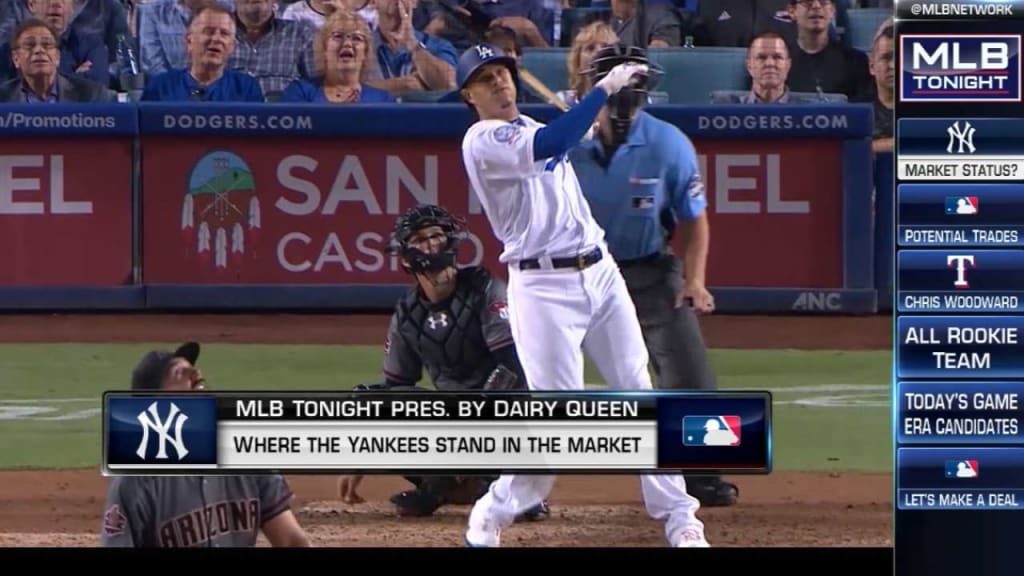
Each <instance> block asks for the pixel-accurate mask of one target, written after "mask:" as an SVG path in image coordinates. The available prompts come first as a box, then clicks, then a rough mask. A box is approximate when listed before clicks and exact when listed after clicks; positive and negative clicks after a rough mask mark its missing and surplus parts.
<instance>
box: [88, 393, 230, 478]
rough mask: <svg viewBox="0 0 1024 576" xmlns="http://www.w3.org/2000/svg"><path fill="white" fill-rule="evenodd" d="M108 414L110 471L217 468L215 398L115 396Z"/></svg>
mask: <svg viewBox="0 0 1024 576" xmlns="http://www.w3.org/2000/svg"><path fill="white" fill-rule="evenodd" d="M104 409H105V414H104V425H105V429H106V439H105V442H106V465H107V468H109V469H111V470H117V469H125V470H130V469H156V468H166V469H195V468H214V467H216V465H217V400H216V399H215V398H212V397H205V396H184V397H182V396H161V395H157V396H148V397H139V396H125V397H115V396H109V397H107V398H106V402H105V403H104Z"/></svg>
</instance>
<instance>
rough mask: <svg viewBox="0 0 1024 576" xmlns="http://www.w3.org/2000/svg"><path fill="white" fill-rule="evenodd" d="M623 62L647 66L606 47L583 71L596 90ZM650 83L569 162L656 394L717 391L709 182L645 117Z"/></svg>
mask: <svg viewBox="0 0 1024 576" xmlns="http://www.w3.org/2000/svg"><path fill="white" fill-rule="evenodd" d="M626 61H635V62H640V63H643V64H648V65H650V63H649V61H648V59H647V53H646V52H645V51H644V50H643V49H642V48H638V47H634V46H626V45H625V44H614V45H611V46H608V47H605V48H603V49H602V50H601V51H600V52H598V53H597V54H596V55H595V56H594V59H593V61H592V63H591V68H590V69H589V70H588V71H586V73H587V77H588V80H589V84H590V86H593V85H594V83H596V82H597V81H598V80H600V79H601V78H602V77H603V76H604V75H605V74H607V73H608V71H609V70H611V69H612V68H613V67H615V66H616V65H617V64H620V63H622V62H626ZM655 70H656V68H655ZM652 83H653V82H651V81H650V78H648V79H647V81H646V82H643V83H642V85H634V86H633V87H631V88H625V89H623V90H621V91H620V92H619V93H618V94H616V95H614V96H612V97H610V98H609V99H608V101H607V103H606V104H605V107H604V109H603V110H602V111H601V113H600V115H599V116H598V129H597V130H596V131H595V133H594V137H593V138H592V139H590V140H584V141H583V142H582V143H581V144H580V145H579V146H578V147H576V148H575V149H573V150H572V151H571V152H570V160H571V161H572V165H573V168H574V170H575V171H576V175H577V178H578V179H579V182H580V186H581V187H582V189H583V193H584V195H585V196H586V197H587V200H588V202H589V204H590V208H591V212H592V213H593V214H594V217H595V218H596V219H597V221H598V222H599V223H600V224H601V226H602V227H603V228H604V230H605V233H606V241H607V242H608V248H609V250H610V251H611V253H612V256H613V257H614V258H615V260H616V262H617V263H618V265H619V267H620V268H621V270H622V275H623V277H624V278H625V280H626V286H627V288H628V289H629V292H630V295H631V296H632V297H633V302H634V304H635V305H636V309H637V316H638V317H639V320H640V326H641V328H642V329H643V333H644V339H645V340H646V342H647V349H648V352H649V354H650V357H651V365H652V366H653V368H654V372H655V376H656V378H655V382H657V386H658V387H659V388H675V389H683V388H689V389H715V388H716V387H717V383H716V381H715V376H714V373H713V372H712V370H711V367H710V366H709V363H708V359H707V350H706V349H705V346H704V340H703V337H702V336H701V333H700V326H699V325H698V323H697V318H696V315H695V311H697V312H700V313H709V312H712V311H713V310H714V298H713V297H712V296H711V294H710V293H709V292H708V290H707V288H706V287H705V285H704V282H705V268H706V261H707V252H708V238H709V228H708V220H707V214H706V212H705V209H706V208H707V199H706V197H705V195H704V184H703V181H702V180H701V175H700V170H699V168H698V165H697V152H696V150H695V149H694V146H693V144H692V143H691V142H690V140H689V139H688V138H687V137H686V136H685V135H684V134H683V133H682V132H681V131H680V130H679V129H678V128H676V127H675V126H674V125H672V124H669V123H667V122H665V121H663V120H659V119H657V118H655V117H654V116H651V115H650V114H648V113H647V112H644V111H643V110H641V109H640V107H641V104H642V103H643V102H645V101H646V99H647V90H648V84H652ZM678 221H682V226H681V229H682V232H683V234H684V235H685V246H686V249H685V254H684V258H683V261H680V259H679V258H677V257H676V255H675V254H673V252H672V248H671V245H670V241H671V238H672V234H673V233H674V231H675V228H676V223H677V222H678ZM683 262H685V266H684V264H683ZM684 272H685V273H684ZM686 482H687V490H688V491H689V492H690V494H691V495H693V496H694V497H696V498H697V499H699V500H700V501H701V503H702V504H703V505H704V506H728V505H731V504H734V503H735V502H736V498H737V496H738V489H737V488H736V486H735V485H733V484H730V483H727V482H724V481H722V479H721V478H718V477H714V476H695V477H692V478H690V477H688V478H687V481H686Z"/></svg>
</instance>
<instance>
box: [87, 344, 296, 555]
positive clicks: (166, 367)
mask: <svg viewBox="0 0 1024 576" xmlns="http://www.w3.org/2000/svg"><path fill="white" fill-rule="evenodd" d="M198 358H199V344H197V343H195V342H189V343H187V344H183V345H182V346H180V347H178V349H177V350H175V351H174V352H167V351H160V350H154V351H152V352H149V353H147V354H146V355H145V356H143V357H142V360H140V361H139V364H138V365H137V366H136V367H135V370H134V372H133V373H132V390H136V391H146V390H167V391H176V392H187V391H190V390H201V389H202V388H203V384H202V383H203V377H202V373H201V372H200V371H199V369H198V368H196V367H195V363H196V360H198ZM291 497H292V491H291V488H289V487H288V482H287V481H285V479H284V477H282V476H280V475H277V474H269V475H255V476H242V475H237V476H118V477H116V478H114V479H113V480H112V481H111V482H110V486H109V488H108V492H107V501H106V506H105V507H104V514H103V530H102V531H101V533H100V534H101V536H100V541H101V543H102V545H103V546H105V547H117V548H125V547H127V548H192V547H204V546H205V547H230V548H240V547H250V546H255V545H256V539H257V535H258V534H259V533H260V532H263V535H264V536H266V537H267V540H269V541H270V544H271V545H273V546H288V547H308V546H310V545H311V544H310V540H309V537H308V536H307V535H306V533H305V531H304V530H303V529H302V527H301V526H299V522H298V520H297V519H296V518H295V514H294V513H292V511H291V509H290V507H289V501H290V500H291Z"/></svg>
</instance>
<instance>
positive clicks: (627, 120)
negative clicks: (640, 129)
mask: <svg viewBox="0 0 1024 576" xmlns="http://www.w3.org/2000/svg"><path fill="white" fill-rule="evenodd" d="M624 62H635V63H637V64H646V65H647V67H648V72H647V73H646V74H637V75H636V76H634V79H633V80H632V81H631V82H630V83H629V85H628V86H626V87H625V88H623V89H622V90H619V91H618V92H616V93H615V94H613V95H611V96H610V97H609V98H608V102H607V104H605V106H607V107H608V117H609V119H610V120H611V125H612V134H613V141H612V144H613V147H618V146H620V145H621V144H623V143H624V142H625V141H626V138H627V137H628V136H629V128H630V126H631V125H632V124H633V112H634V111H636V109H637V108H639V107H640V106H642V105H643V104H644V102H646V101H647V97H648V93H649V91H650V90H651V89H652V87H653V86H654V84H656V83H657V79H658V78H660V73H661V69H660V68H659V67H657V66H655V65H653V64H652V63H651V62H650V60H649V59H648V58H647V51H646V50H644V49H643V48H640V47H639V46H627V45H626V44H623V43H621V42H620V43H618V44H611V45H609V46H605V47H604V48H602V49H601V50H599V51H598V52H597V54H595V55H594V59H593V60H592V61H591V62H590V67H589V68H587V69H586V70H584V71H583V73H584V74H586V75H587V76H588V77H589V78H590V82H591V86H593V85H594V84H596V83H597V82H598V81H600V80H601V79H602V78H604V77H605V76H606V75H607V74H608V72H610V71H611V69H612V68H615V67H616V66H618V65H619V64H622V63H624Z"/></svg>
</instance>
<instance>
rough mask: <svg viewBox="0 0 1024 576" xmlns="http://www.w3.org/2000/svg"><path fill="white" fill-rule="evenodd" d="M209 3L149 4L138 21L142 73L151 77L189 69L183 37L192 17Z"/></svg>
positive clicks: (156, 0) (172, 0)
mask: <svg viewBox="0 0 1024 576" xmlns="http://www.w3.org/2000/svg"><path fill="white" fill-rule="evenodd" d="M210 3H211V0H151V2H149V3H148V4H147V5H146V7H145V9H144V10H141V16H140V18H139V58H140V60H141V62H140V66H142V72H143V74H145V75H146V76H155V75H157V74H162V73H164V72H167V71H168V70H174V69H179V68H185V67H186V66H188V65H189V58H188V53H187V52H186V50H185V35H186V33H187V31H188V23H189V20H190V18H191V17H192V14H193V13H194V12H196V11H197V10H198V9H199V8H201V7H203V6H204V5H206V4H210Z"/></svg>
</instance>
